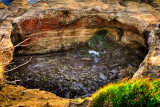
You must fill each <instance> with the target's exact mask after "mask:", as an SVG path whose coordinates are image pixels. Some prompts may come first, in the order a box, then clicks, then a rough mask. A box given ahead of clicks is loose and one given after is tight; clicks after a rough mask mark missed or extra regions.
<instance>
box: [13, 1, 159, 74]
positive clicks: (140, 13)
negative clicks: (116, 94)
mask: <svg viewBox="0 0 160 107" xmlns="http://www.w3.org/2000/svg"><path fill="white" fill-rule="evenodd" d="M159 20H160V14H159V12H158V11H156V10H155V9H154V8H153V7H152V6H150V5H148V4H145V3H138V2H131V1H126V2H125V1H123V3H122V1H120V2H118V1H113V0H104V1H96V0H95V1H94V0H93V1H92V2H90V1H81V0H77V1H76V0H69V1H63V0H42V1H39V2H37V3H36V4H34V5H33V6H32V7H31V8H29V9H28V10H27V11H26V12H24V14H23V15H20V16H18V17H16V18H14V19H13V23H15V24H17V26H16V27H15V30H13V31H15V35H20V36H19V38H20V39H21V40H22V41H23V40H26V39H27V38H30V40H29V41H26V42H25V43H24V44H23V45H25V46H26V47H25V48H22V49H21V50H18V53H19V54H41V53H50V52H54V51H61V50H68V49H70V48H75V47H78V46H81V45H84V44H86V43H87V42H88V41H89V40H90V39H91V38H92V36H93V35H94V34H95V33H96V32H97V31H101V30H107V31H108V32H109V33H110V34H112V36H110V39H112V40H113V41H116V42H117V43H118V44H120V45H121V46H129V47H131V48H140V47H143V48H147V49H151V48H150V45H148V44H149V43H148V42H147V41H148V40H147V39H148V38H147V37H146V35H144V32H145V31H146V30H147V29H148V27H149V26H150V25H153V26H158V25H159ZM155 29H157V28H154V30H155ZM149 31H150V30H149ZM153 32H155V31H153ZM13 36H14V35H13ZM151 38H152V37H151ZM151 59H154V60H156V61H157V57H156V58H151ZM134 77H135V76H134Z"/></svg>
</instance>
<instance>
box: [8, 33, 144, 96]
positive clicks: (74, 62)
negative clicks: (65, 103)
mask: <svg viewBox="0 0 160 107" xmlns="http://www.w3.org/2000/svg"><path fill="white" fill-rule="evenodd" d="M106 36H107V35H98V34H95V36H94V37H93V38H92V39H91V40H90V41H89V43H88V44H86V45H85V46H83V47H79V48H75V49H70V50H68V51H62V52H54V53H50V54H44V55H29V56H15V57H14V60H13V62H14V63H13V64H12V65H10V66H9V67H8V68H12V67H16V66H18V65H20V64H22V63H24V62H26V61H28V60H29V58H30V57H31V56H32V57H33V58H32V60H31V61H30V62H29V63H28V64H26V65H25V66H23V67H20V68H18V69H16V70H14V71H12V72H9V73H8V74H7V75H8V76H9V77H8V80H21V82H18V84H20V85H23V86H25V87H27V88H39V89H42V90H47V91H50V92H53V93H55V94H56V95H58V96H61V97H65V98H77V97H79V96H88V95H90V94H91V93H93V92H95V91H96V90H97V89H99V88H100V87H102V86H104V85H105V84H107V83H108V82H112V81H116V80H117V79H118V77H117V75H118V73H119V72H120V71H121V70H123V69H125V68H128V67H135V68H138V67H139V65H140V63H141V62H142V60H143V58H144V56H145V53H144V52H142V51H140V50H133V49H130V48H128V47H122V46H120V45H118V44H117V43H115V42H113V41H111V40H109V39H107V37H106ZM142 54H144V55H142Z"/></svg>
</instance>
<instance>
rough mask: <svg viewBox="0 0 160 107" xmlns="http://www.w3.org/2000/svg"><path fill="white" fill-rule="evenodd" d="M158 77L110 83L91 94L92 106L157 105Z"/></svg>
mask: <svg viewBox="0 0 160 107" xmlns="http://www.w3.org/2000/svg"><path fill="white" fill-rule="evenodd" d="M159 87H160V79H157V80H149V79H140V80H136V81H135V80H129V81H123V82H120V83H111V84H109V85H107V86H105V87H103V88H101V89H100V90H98V91H97V92H96V93H95V94H94V95H93V100H92V106H93V107H103V106H104V105H105V106H109V105H112V106H113V107H158V105H160V88H159Z"/></svg>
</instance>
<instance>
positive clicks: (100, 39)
mask: <svg viewBox="0 0 160 107" xmlns="http://www.w3.org/2000/svg"><path fill="white" fill-rule="evenodd" d="M107 33H108V31H106V30H102V31H99V32H97V33H96V34H95V35H94V36H93V37H92V39H91V40H90V41H89V42H88V47H90V48H91V49H93V50H96V51H103V50H104V49H105V48H112V45H113V44H112V43H109V42H108V41H107V40H106V39H105V38H106V36H107Z"/></svg>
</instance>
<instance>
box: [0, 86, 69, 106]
mask: <svg viewBox="0 0 160 107" xmlns="http://www.w3.org/2000/svg"><path fill="white" fill-rule="evenodd" d="M69 102H70V99H64V98H60V97H58V96H56V95H55V94H53V93H50V92H47V91H40V90H39V89H26V88H24V87H22V86H20V85H8V84H5V85H4V86H3V87H2V88H1V89H0V107H8V106H12V107H68V106H69Z"/></svg>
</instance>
